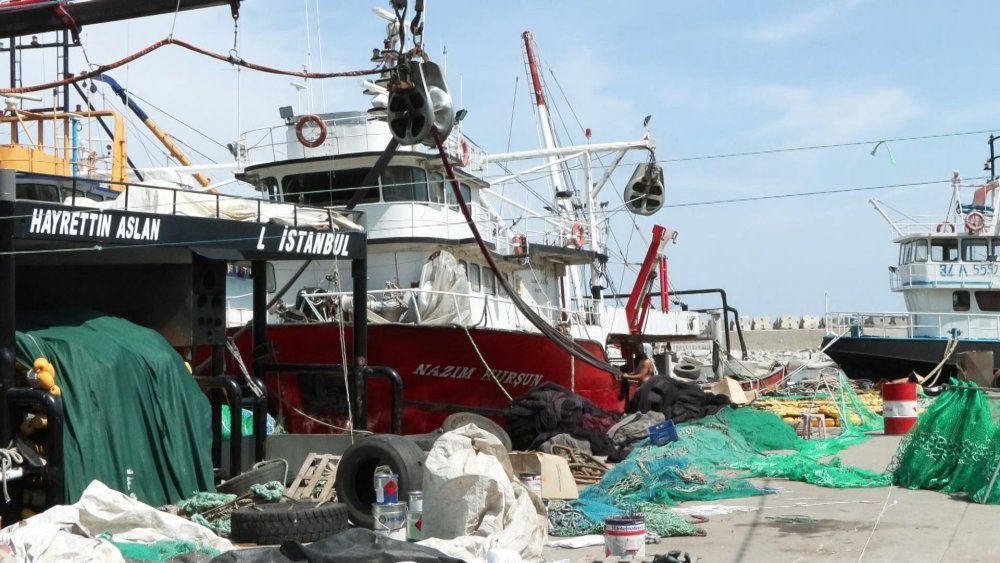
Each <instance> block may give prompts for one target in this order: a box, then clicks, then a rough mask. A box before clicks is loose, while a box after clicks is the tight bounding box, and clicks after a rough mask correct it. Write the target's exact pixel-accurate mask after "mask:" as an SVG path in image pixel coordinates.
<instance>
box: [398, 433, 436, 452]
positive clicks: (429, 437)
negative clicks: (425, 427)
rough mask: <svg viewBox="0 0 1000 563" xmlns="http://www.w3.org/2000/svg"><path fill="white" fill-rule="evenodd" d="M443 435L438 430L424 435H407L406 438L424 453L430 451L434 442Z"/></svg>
mask: <svg viewBox="0 0 1000 563" xmlns="http://www.w3.org/2000/svg"><path fill="white" fill-rule="evenodd" d="M442 434H444V430H443V429H441V428H438V429H437V430H435V431H433V432H427V433H426V434H407V435H406V437H407V438H409V439H411V440H413V442H414V443H415V444H416V445H417V446H418V447H419V448H420V449H421V450H424V451H425V452H429V451H431V448H433V447H434V442H436V441H437V439H438V438H440V437H441V435H442Z"/></svg>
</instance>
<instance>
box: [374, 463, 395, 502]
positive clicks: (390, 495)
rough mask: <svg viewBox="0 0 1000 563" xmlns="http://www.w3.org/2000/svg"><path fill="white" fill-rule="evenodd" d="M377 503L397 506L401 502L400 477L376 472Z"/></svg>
mask: <svg viewBox="0 0 1000 563" xmlns="http://www.w3.org/2000/svg"><path fill="white" fill-rule="evenodd" d="M374 479H375V502H376V503H378V504H396V503H397V502H399V475H397V474H395V473H390V472H387V471H376V472H375V477H374Z"/></svg>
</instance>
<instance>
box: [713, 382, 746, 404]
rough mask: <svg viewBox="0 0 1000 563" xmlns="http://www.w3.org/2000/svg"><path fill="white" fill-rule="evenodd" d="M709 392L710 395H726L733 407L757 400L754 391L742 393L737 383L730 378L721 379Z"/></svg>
mask: <svg viewBox="0 0 1000 563" xmlns="http://www.w3.org/2000/svg"><path fill="white" fill-rule="evenodd" d="M710 391H711V392H712V393H716V394H720V395H726V396H727V397H729V401H730V402H731V403H733V404H734V405H745V404H748V403H750V402H752V401H753V400H754V399H756V398H757V392H756V391H744V390H743V388H742V387H740V384H739V382H738V381H736V380H735V379H733V378H731V377H723V378H722V379H721V380H719V381H716V382H715V383H714V384H713V385H712V387H711V389H710Z"/></svg>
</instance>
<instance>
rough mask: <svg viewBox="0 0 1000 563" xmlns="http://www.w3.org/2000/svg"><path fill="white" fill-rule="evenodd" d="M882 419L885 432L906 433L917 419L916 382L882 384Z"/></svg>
mask: <svg viewBox="0 0 1000 563" xmlns="http://www.w3.org/2000/svg"><path fill="white" fill-rule="evenodd" d="M882 419H883V421H884V422H883V426H882V429H883V432H884V433H885V434H890V435H895V434H906V433H907V432H908V431H909V430H910V427H912V426H913V424H914V423H915V422H916V421H917V384H916V383H884V384H882Z"/></svg>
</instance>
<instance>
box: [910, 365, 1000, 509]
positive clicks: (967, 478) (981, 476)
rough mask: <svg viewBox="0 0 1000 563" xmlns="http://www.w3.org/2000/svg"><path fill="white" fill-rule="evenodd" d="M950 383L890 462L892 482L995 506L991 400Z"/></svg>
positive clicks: (996, 428)
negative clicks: (965, 497) (893, 479)
mask: <svg viewBox="0 0 1000 563" xmlns="http://www.w3.org/2000/svg"><path fill="white" fill-rule="evenodd" d="M951 383H952V386H951V387H949V388H946V389H945V390H944V391H942V393H941V395H940V396H939V397H938V398H937V399H936V400H935V401H934V402H933V403H932V404H931V406H930V407H929V408H928V409H927V410H926V411H925V412H924V413H923V414H921V415H920V418H919V420H918V422H917V425H916V426H915V427H914V428H913V430H912V431H911V432H910V433H909V434H907V435H906V437H905V438H904V440H903V442H902V443H901V444H900V447H899V449H898V450H897V452H896V456H895V458H894V459H893V463H892V473H893V476H894V478H895V481H896V483H898V484H899V485H902V486H904V487H908V488H911V489H931V490H938V491H942V492H946V493H965V494H967V495H969V497H970V498H971V499H972V500H973V501H975V502H978V503H983V504H1000V491H998V485H1000V484H998V483H995V482H994V480H997V471H996V468H997V467H998V462H1000V424H998V423H997V422H996V420H997V415H998V414H1000V413H998V412H996V411H997V408H998V406H997V401H991V400H990V398H989V397H988V396H987V394H986V393H984V392H983V391H982V389H980V388H979V387H977V386H976V385H975V384H974V383H970V382H959V381H957V380H952V382H951Z"/></svg>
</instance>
